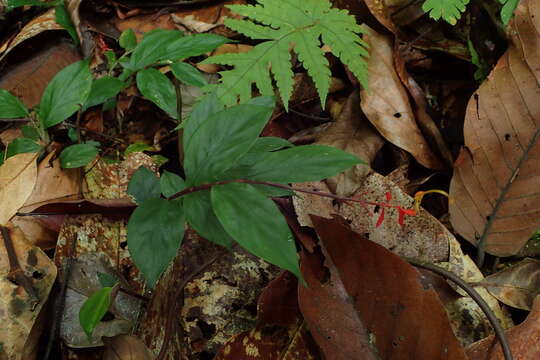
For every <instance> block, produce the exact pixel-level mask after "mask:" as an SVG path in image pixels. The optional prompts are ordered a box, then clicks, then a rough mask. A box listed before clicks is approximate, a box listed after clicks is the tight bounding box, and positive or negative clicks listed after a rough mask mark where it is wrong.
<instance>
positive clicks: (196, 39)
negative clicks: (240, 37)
mask: <svg viewBox="0 0 540 360" xmlns="http://www.w3.org/2000/svg"><path fill="white" fill-rule="evenodd" d="M228 42H230V40H229V39H227V38H226V37H223V36H219V35H214V34H195V35H190V36H185V37H182V38H178V39H176V40H175V41H172V42H171V43H169V44H168V45H167V50H166V55H165V56H163V57H162V58H161V60H169V61H176V60H180V59H186V58H189V57H191V56H199V55H203V54H205V53H207V52H210V51H212V50H214V49H215V48H217V47H218V46H221V45H223V44H226V43H228Z"/></svg>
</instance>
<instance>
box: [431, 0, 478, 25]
mask: <svg viewBox="0 0 540 360" xmlns="http://www.w3.org/2000/svg"><path fill="white" fill-rule="evenodd" d="M468 3H469V0H426V1H425V2H424V5H422V9H423V10H424V11H425V12H429V16H430V17H431V18H432V19H434V20H439V19H440V18H443V20H445V21H446V22H448V23H450V24H452V25H455V24H456V23H457V21H458V20H459V18H461V13H462V12H464V11H465V8H466V7H467V4H468Z"/></svg>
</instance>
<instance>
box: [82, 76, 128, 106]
mask: <svg viewBox="0 0 540 360" xmlns="http://www.w3.org/2000/svg"><path fill="white" fill-rule="evenodd" d="M123 88H124V83H123V82H122V81H121V80H120V79H117V78H114V77H112V76H104V77H102V78H99V79H97V80H95V81H94V82H93V83H92V88H91V90H90V95H88V99H86V102H85V103H84V106H83V111H84V110H86V109H88V108H90V107H92V106H96V105H99V104H102V103H104V102H105V101H107V100H109V99H111V98H113V97H115V96H116V95H118V93H119V92H120V91H122V89H123Z"/></svg>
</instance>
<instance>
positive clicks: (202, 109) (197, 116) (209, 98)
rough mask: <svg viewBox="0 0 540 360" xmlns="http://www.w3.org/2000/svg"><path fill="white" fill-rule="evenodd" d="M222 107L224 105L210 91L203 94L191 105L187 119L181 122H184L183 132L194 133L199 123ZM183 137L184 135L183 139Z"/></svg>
mask: <svg viewBox="0 0 540 360" xmlns="http://www.w3.org/2000/svg"><path fill="white" fill-rule="evenodd" d="M223 108H224V106H223V104H222V103H221V102H220V101H219V100H218V98H217V96H216V94H214V93H210V94H208V95H205V96H203V97H202V99H201V100H200V101H199V102H197V103H196V104H195V105H194V106H193V109H192V110H191V113H190V114H189V116H188V117H187V119H186V120H184V121H183V122H182V124H184V131H185V133H188V134H191V135H192V134H194V133H195V131H196V130H197V129H198V128H199V126H201V124H202V123H203V122H205V121H206V120H207V119H208V118H209V117H210V115H213V114H216V113H218V112H220V111H222V110H223ZM176 130H177V129H176ZM191 135H189V136H191ZM185 139H186V137H185V136H184V140H185Z"/></svg>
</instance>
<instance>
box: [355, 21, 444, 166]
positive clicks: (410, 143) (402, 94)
mask: <svg viewBox="0 0 540 360" xmlns="http://www.w3.org/2000/svg"><path fill="white" fill-rule="evenodd" d="M367 31H368V33H367V34H366V36H365V40H366V42H367V43H368V44H369V47H370V56H369V60H368V72H369V89H367V90H362V92H361V94H360V95H361V98H362V102H361V103H360V105H361V107H362V110H363V111H364V113H365V114H366V116H367V118H368V119H369V121H370V122H371V123H372V124H373V125H374V126H375V128H377V130H378V131H379V133H380V134H381V135H382V136H384V137H385V138H386V139H387V140H388V141H390V142H391V143H392V144H394V145H396V146H397V147H399V148H402V149H403V150H406V151H408V152H409V153H411V155H413V156H414V158H415V159H416V160H417V161H418V162H419V163H420V164H422V165H423V166H425V167H427V168H433V169H439V168H441V167H442V163H441V161H440V160H439V158H438V157H437V156H436V155H435V154H434V153H433V151H432V150H431V149H430V147H429V145H428V143H427V141H426V139H425V138H424V136H423V135H422V132H421V131H420V128H419V127H418V125H417V123H416V120H415V117H414V112H413V110H412V108H411V104H410V103H409V97H408V96H409V95H408V94H407V91H406V90H405V88H404V86H403V84H402V83H401V80H400V78H399V76H398V74H397V72H396V70H395V68H394V51H393V41H392V39H391V38H390V37H389V36H386V35H381V34H378V33H376V32H375V31H373V30H371V29H369V28H368V30H367Z"/></svg>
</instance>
